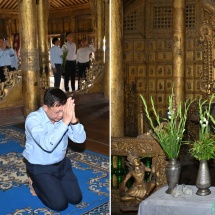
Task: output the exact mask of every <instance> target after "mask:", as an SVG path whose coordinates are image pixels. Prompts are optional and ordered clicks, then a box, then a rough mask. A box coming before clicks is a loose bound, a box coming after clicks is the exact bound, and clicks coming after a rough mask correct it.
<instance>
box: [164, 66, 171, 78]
mask: <svg viewBox="0 0 215 215" xmlns="http://www.w3.org/2000/svg"><path fill="white" fill-rule="evenodd" d="M165 76H166V77H168V78H169V77H172V65H166V66H165Z"/></svg>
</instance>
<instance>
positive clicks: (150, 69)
mask: <svg viewBox="0 0 215 215" xmlns="http://www.w3.org/2000/svg"><path fill="white" fill-rule="evenodd" d="M155 76H156V74H155V66H154V65H150V66H149V77H150V78H152V77H155Z"/></svg>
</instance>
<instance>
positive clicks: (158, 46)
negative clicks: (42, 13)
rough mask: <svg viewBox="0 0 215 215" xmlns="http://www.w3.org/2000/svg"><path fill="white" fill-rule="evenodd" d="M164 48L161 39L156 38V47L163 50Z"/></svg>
mask: <svg viewBox="0 0 215 215" xmlns="http://www.w3.org/2000/svg"><path fill="white" fill-rule="evenodd" d="M164 48H165V43H164V41H163V40H158V41H157V49H159V50H163V49H164Z"/></svg>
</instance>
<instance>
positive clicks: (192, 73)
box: [185, 65, 194, 78]
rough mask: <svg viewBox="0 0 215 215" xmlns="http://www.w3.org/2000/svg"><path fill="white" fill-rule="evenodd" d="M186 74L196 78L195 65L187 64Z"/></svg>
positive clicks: (187, 76) (188, 76)
mask: <svg viewBox="0 0 215 215" xmlns="http://www.w3.org/2000/svg"><path fill="white" fill-rule="evenodd" d="M185 76H186V78H194V71H193V65H186V68H185Z"/></svg>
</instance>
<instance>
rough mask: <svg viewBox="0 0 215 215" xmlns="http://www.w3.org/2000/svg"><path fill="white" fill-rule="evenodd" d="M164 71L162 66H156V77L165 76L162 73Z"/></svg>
mask: <svg viewBox="0 0 215 215" xmlns="http://www.w3.org/2000/svg"><path fill="white" fill-rule="evenodd" d="M164 71H165V70H164V65H158V66H157V70H156V76H157V77H159V78H160V77H164V75H165V72H164Z"/></svg>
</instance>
